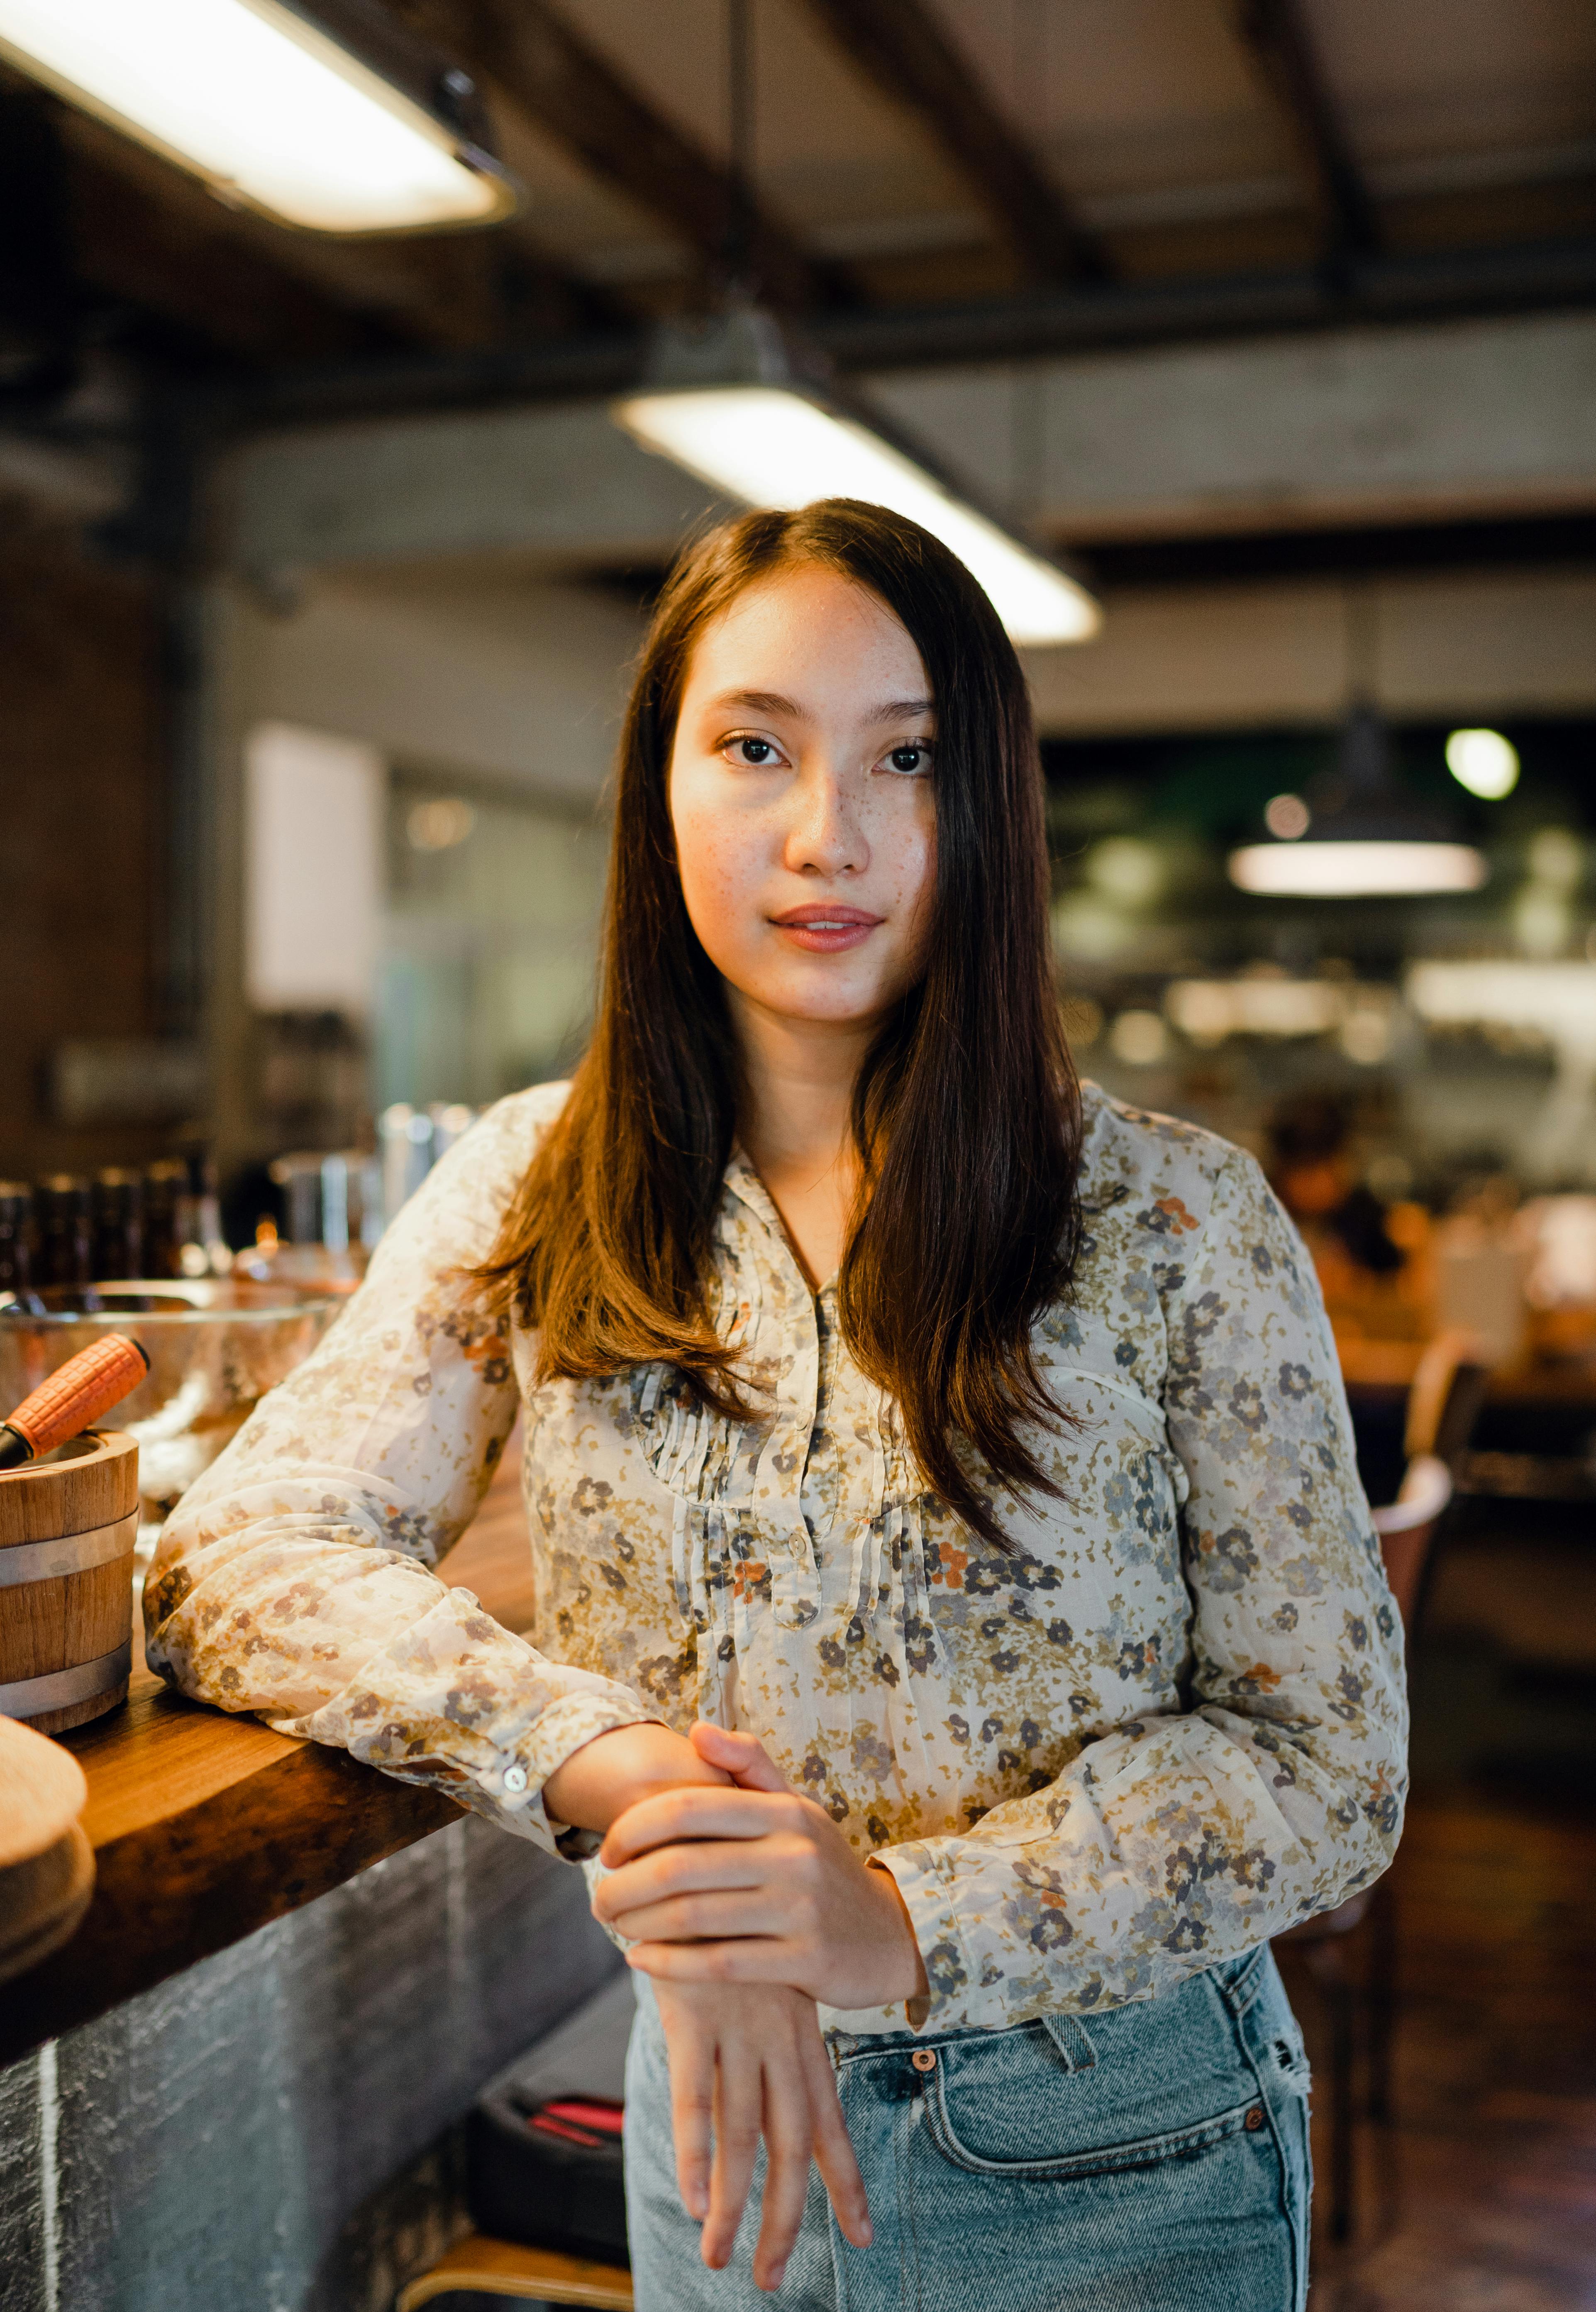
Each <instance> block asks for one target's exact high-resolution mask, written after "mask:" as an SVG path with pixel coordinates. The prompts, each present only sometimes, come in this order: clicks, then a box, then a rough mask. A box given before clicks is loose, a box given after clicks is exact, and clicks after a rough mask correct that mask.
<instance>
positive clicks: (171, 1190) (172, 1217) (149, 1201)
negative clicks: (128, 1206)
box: [144, 1156, 188, 1276]
mask: <svg viewBox="0 0 1596 2312" xmlns="http://www.w3.org/2000/svg"><path fill="white" fill-rule="evenodd" d="M187 1190H188V1165H187V1164H184V1163H181V1162H179V1160H178V1159H177V1158H176V1157H175V1156H163V1157H162V1158H161V1160H160V1161H159V1162H158V1163H154V1164H146V1165H145V1167H144V1274H145V1275H146V1276H179V1275H181V1274H182V1270H181V1268H180V1267H179V1262H178V1247H179V1244H180V1243H181V1241H182V1239H181V1238H180V1237H179V1234H178V1222H179V1212H180V1206H181V1200H182V1198H183V1196H184V1195H185V1194H186V1193H187Z"/></svg>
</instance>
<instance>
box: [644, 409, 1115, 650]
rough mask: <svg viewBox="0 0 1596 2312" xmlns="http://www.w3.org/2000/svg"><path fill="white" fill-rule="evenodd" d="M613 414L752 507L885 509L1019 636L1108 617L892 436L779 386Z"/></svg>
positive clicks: (1055, 636)
mask: <svg viewBox="0 0 1596 2312" xmlns="http://www.w3.org/2000/svg"><path fill="white" fill-rule="evenodd" d="M615 416H616V418H617V419H618V421H619V422H620V424H621V425H624V427H625V429H626V431H627V432H628V433H629V434H632V436H633V438H634V439H635V440H637V441H639V442H641V443H642V445H643V447H644V448H645V449H648V450H655V451H658V452H660V454H661V455H663V456H665V457H667V458H674V459H675V460H676V463H677V465H679V466H685V467H686V469H687V470H688V471H689V472H690V473H693V474H696V475H697V476H698V477H699V479H700V480H701V481H704V482H707V483H708V484H709V485H710V486H711V489H716V490H721V491H724V492H726V493H727V494H728V495H729V496H732V497H737V498H742V499H744V500H745V501H746V503H747V504H749V505H756V506H777V507H797V506H803V505H808V504H810V503H811V502H812V501H813V500H814V499H815V498H833V497H839V498H864V499H866V500H868V502H869V503H870V504H873V505H884V506H890V507H891V508H892V510H893V511H894V513H902V514H907V515H908V516H909V518H910V519H911V521H918V522H919V523H920V525H921V527H922V528H923V529H926V530H930V531H931V533H932V534H933V536H935V537H937V538H939V539H941V540H942V542H943V544H944V545H945V546H946V547H950V548H951V550H952V551H953V552H954V553H955V554H956V555H957V556H958V557H959V559H960V561H961V562H962V563H963V564H964V566H965V568H966V569H967V570H969V571H970V572H971V573H972V574H973V576H974V577H975V578H976V579H978V580H979V582H981V585H982V586H983V587H984V588H985V589H986V591H987V593H988V595H989V596H990V600H991V603H992V607H993V609H995V610H996V611H997V613H998V616H999V617H1000V618H1001V619H1002V621H1003V624H1004V626H1006V627H1007V630H1008V633H1009V636H1010V638H1011V639H1012V640H1013V641H1015V642H1016V643H1033V644H1034V643H1078V642H1085V641H1086V638H1087V637H1088V636H1089V635H1095V633H1096V631H1097V628H1098V626H1099V625H1100V623H1101V619H1100V617H1099V613H1098V609H1097V605H1096V603H1095V602H1094V600H1092V597H1091V596H1090V595H1089V594H1088V593H1087V592H1086V589H1085V588H1084V587H1082V586H1077V584H1076V582H1075V581H1074V579H1072V578H1070V577H1068V575H1067V574H1065V572H1063V571H1062V570H1060V569H1058V568H1057V567H1056V566H1055V565H1053V564H1052V563H1051V562H1048V561H1046V560H1045V559H1044V558H1043V557H1042V556H1041V555H1039V554H1033V553H1031V552H1030V551H1029V550H1028V549H1027V548H1026V547H1024V546H1022V545H1021V544H1020V542H1019V541H1018V539H1013V538H1010V537H1009V536H1008V535H1007V532H1006V531H1004V530H1000V529H999V527H998V525H997V523H996V522H994V521H988V519H987V517H986V516H985V515H984V514H981V513H977V512H975V510H974V508H973V507H972V506H968V505H965V504H963V503H962V501H961V500H960V499H958V498H956V497H955V496H954V495H953V494H952V493H951V492H950V491H948V490H946V489H944V488H943V486H942V485H941V484H940V483H939V482H938V481H937V480H935V479H934V477H932V476H931V475H929V474H928V473H927V472H925V471H924V469H922V468H921V467H919V466H917V465H915V464H914V462H913V460H911V459H909V458H906V457H905V456H904V455H903V452H902V451H899V450H894V448H893V447H892V445H891V444H890V442H884V441H883V440H882V439H881V438H880V436H879V435H877V434H873V433H871V431H870V429H869V428H868V425H860V424H859V423H858V422H857V421H856V420H855V419H853V418H851V417H845V416H841V415H839V414H836V413H834V412H833V411H831V410H828V409H824V408H822V407H820V406H819V405H818V404H817V403H815V402H813V401H810V400H808V399H807V398H806V397H805V396H804V395H802V394H798V393H789V392H788V391H786V390H784V389H783V388H782V387H781V386H768V385H736V386H715V387H711V388H706V389H704V390H697V391H687V392H680V393H643V394H635V395H632V396H631V397H630V398H628V399H626V400H624V401H621V402H617V403H616V405H615Z"/></svg>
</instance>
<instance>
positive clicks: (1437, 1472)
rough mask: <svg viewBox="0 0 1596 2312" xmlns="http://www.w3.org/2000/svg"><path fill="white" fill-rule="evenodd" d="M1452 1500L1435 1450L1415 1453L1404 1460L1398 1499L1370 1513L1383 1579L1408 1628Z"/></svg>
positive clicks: (1447, 1472)
mask: <svg viewBox="0 0 1596 2312" xmlns="http://www.w3.org/2000/svg"><path fill="white" fill-rule="evenodd" d="M1451 1499H1452V1471H1451V1470H1450V1469H1449V1468H1448V1467H1447V1466H1446V1464H1445V1462H1444V1461H1443V1460H1440V1459H1438V1458H1436V1456H1435V1454H1433V1453H1419V1454H1417V1455H1416V1456H1415V1457H1414V1458H1413V1459H1412V1460H1411V1461H1409V1462H1408V1467H1407V1469H1406V1471H1405V1473H1404V1475H1403V1477H1402V1486H1401V1491H1400V1493H1398V1495H1397V1498H1396V1500H1395V1501H1394V1502H1391V1504H1390V1506H1389V1507H1388V1508H1385V1509H1378V1510H1376V1511H1374V1530H1375V1532H1376V1533H1377V1534H1378V1535H1379V1536H1380V1554H1381V1555H1382V1557H1383V1558H1384V1560H1385V1578H1386V1580H1387V1581H1389V1582H1390V1583H1391V1595H1392V1597H1393V1598H1395V1599H1396V1601H1397V1610H1398V1612H1399V1613H1400V1615H1401V1616H1402V1620H1403V1623H1404V1625H1406V1626H1407V1628H1408V1630H1409V1631H1411V1630H1412V1627H1413V1615H1414V1608H1415V1607H1417V1603H1418V1597H1419V1591H1420V1589H1421V1587H1422V1586H1423V1582H1424V1574H1425V1566H1426V1562H1427V1560H1428V1557H1429V1554H1430V1546H1431V1544H1432V1543H1433V1542H1434V1540H1435V1528H1436V1527H1437V1526H1438V1525H1439V1524H1440V1522H1441V1518H1442V1513H1443V1511H1444V1510H1445V1508H1446V1505H1447V1503H1448V1502H1450V1501H1451Z"/></svg>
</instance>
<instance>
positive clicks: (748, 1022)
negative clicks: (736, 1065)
mask: <svg viewBox="0 0 1596 2312" xmlns="http://www.w3.org/2000/svg"><path fill="white" fill-rule="evenodd" d="M728 998H729V1000H730V1003H731V1008H732V1017H733V1020H734V1021H735V1023H736V1026H737V1040H738V1044H739V1046H740V1047H741V1055H742V1064H743V1101H742V1108H741V1112H740V1115H739V1117H738V1127H739V1134H740V1137H741V1140H742V1143H743V1146H744V1148H745V1149H746V1152H747V1154H748V1157H749V1160H750V1161H751V1162H752V1163H753V1165H754V1169H755V1170H756V1171H757V1172H758V1174H759V1177H760V1178H761V1179H762V1180H763V1182H764V1185H765V1187H767V1188H768V1189H769V1191H770V1195H771V1200H772V1203H773V1204H774V1205H775V1207H776V1210H777V1212H778V1213H780V1215H781V1222H782V1225H783V1227H784V1228H785V1229H786V1230H787V1235H788V1239H789V1243H790V1244H791V1246H792V1248H793V1251H794V1253H795V1254H796V1255H797V1257H798V1262H799V1265H801V1266H802V1268H803V1270H804V1273H805V1274H806V1276H807V1279H808V1282H809V1284H810V1286H811V1288H815V1287H817V1286H819V1285H821V1284H823V1283H824V1282H825V1281H826V1279H827V1278H828V1277H830V1276H831V1275H833V1274H834V1273H835V1271H836V1269H837V1267H838V1265H840V1263H841V1261H842V1254H843V1250H844V1248H845V1247H846V1244H847V1240H848V1222H849V1219H850V1215H851V1213H852V1211H853V1201H854V1195H855V1192H856V1190H857V1188H858V1185H859V1157H858V1152H857V1151H856V1150H855V1148H854V1144H853V1134H852V1130H851V1126H850V1111H851V1108H852V1101H853V1087H854V1083H855V1081H856V1080H857V1078H858V1075H859V1068H860V1065H861V1064H862V1063H863V1060H864V1056H865V1054H866V1052H867V1051H868V1049H869V1046H870V1041H871V1038H872V1037H873V1036H874V1034H875V1023H874V1022H873V1021H865V1022H861V1021H859V1020H846V1021H837V1022H835V1023H834V1024H833V1022H831V1021H828V1020H793V1019H788V1018H784V1017H782V1016H781V1015H780V1014H777V1013H772V1012H769V1011H764V1010H763V1009H762V1008H761V1007H760V1006H758V1005H756V1004H752V1003H749V1002H748V1001H747V1000H746V997H744V996H742V995H740V994H738V993H737V990H736V989H728Z"/></svg>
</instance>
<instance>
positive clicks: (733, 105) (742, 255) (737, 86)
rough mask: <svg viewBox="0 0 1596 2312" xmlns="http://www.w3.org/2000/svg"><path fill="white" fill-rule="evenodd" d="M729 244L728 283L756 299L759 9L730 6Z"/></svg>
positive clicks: (744, 3) (740, 1)
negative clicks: (756, 30)
mask: <svg viewBox="0 0 1596 2312" xmlns="http://www.w3.org/2000/svg"><path fill="white" fill-rule="evenodd" d="M726 103H727V122H726V142H727V148H728V166H727V179H726V242H725V250H724V256H723V262H724V266H725V270H726V278H727V283H728V286H729V287H730V288H732V289H734V290H741V291H744V292H745V293H747V294H748V295H752V294H753V293H754V289H755V287H756V284H755V283H754V278H753V274H754V103H755V99H754V10H753V6H752V4H751V0H727V4H726Z"/></svg>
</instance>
